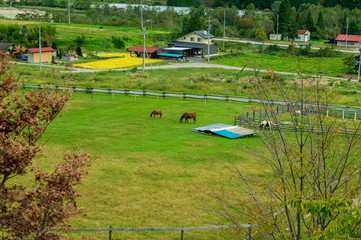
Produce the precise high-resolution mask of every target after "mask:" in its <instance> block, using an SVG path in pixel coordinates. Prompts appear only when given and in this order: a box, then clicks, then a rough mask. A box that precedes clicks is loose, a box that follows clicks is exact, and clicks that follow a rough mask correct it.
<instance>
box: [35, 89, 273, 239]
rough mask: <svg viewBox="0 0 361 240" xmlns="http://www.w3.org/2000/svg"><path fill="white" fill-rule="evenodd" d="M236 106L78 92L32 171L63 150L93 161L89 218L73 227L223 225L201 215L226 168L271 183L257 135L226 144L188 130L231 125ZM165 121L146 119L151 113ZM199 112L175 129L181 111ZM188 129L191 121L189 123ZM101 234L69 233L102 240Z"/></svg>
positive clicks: (158, 235)
mask: <svg viewBox="0 0 361 240" xmlns="http://www.w3.org/2000/svg"><path fill="white" fill-rule="evenodd" d="M245 107H249V105H243V104H240V103H232V105H231V109H229V105H228V103H227V102H222V101H208V102H207V106H206V107H205V106H204V102H203V101H199V100H192V99H183V100H182V103H181V104H180V100H179V99H171V98H165V99H162V98H160V99H159V104H157V99H156V98H154V97H150V96H146V97H143V96H138V97H137V99H136V102H135V99H134V96H123V95H116V96H115V100H114V102H113V100H112V97H111V95H107V94H94V98H93V99H91V97H90V95H89V94H85V93H76V95H75V96H74V97H73V99H72V100H71V101H70V102H69V103H68V105H67V111H66V112H65V114H64V115H63V117H61V118H58V119H56V120H55V121H54V122H52V123H51V125H50V126H49V128H48V129H47V131H46V133H45V135H44V138H43V139H42V142H41V144H44V146H43V152H42V154H41V155H39V156H38V157H37V160H36V165H37V166H41V167H43V168H45V169H51V167H52V166H53V165H54V164H55V163H57V162H59V161H60V160H61V159H62V156H63V153H64V152H65V151H67V150H71V151H73V150H75V149H82V150H85V151H87V152H89V153H91V154H92V155H93V156H99V158H98V159H97V160H96V161H95V162H94V164H93V166H92V167H91V168H90V169H89V175H88V177H87V179H86V180H85V182H84V183H83V184H82V185H81V186H80V188H79V189H80V192H81V194H82V195H83V196H82V197H81V198H80V199H79V206H80V207H82V208H84V209H85V211H86V213H87V216H81V217H80V218H78V219H75V220H73V221H72V224H73V227H76V228H81V227H86V228H98V227H108V226H110V225H112V226H113V227H182V226H183V227H188V226H189V227H192V226H211V225H215V224H229V223H228V222H224V220H223V219H221V218H219V217H215V216H212V215H211V214H209V213H207V212H206V211H205V210H203V209H202V208H204V205H203V204H202V203H201V200H200V199H206V200H207V201H212V199H207V197H206V195H205V194H204V193H203V192H209V191H211V190H212V189H213V188H214V189H218V190H220V189H222V188H227V186H228V185H227V184H228V181H229V180H230V179H231V177H232V172H231V170H230V169H228V168H229V162H232V163H234V164H235V165H237V166H238V167H239V168H240V169H242V170H243V171H245V172H246V173H248V174H251V175H253V176H258V177H270V176H269V174H268V173H269V170H268V169H267V167H266V166H263V165H260V164H259V160H257V159H255V157H254V155H253V153H252V152H250V151H249V150H247V149H246V148H244V146H243V144H245V145H247V146H249V147H251V148H252V150H254V151H258V150H261V149H262V143H261V141H260V139H259V138H258V137H257V136H254V137H250V138H244V139H235V140H230V139H226V138H222V137H217V136H208V135H203V134H199V133H194V132H192V131H191V130H190V129H191V128H194V127H199V126H205V125H208V124H212V123H218V122H220V123H225V124H233V121H234V115H235V114H236V112H242V111H244V109H245ZM156 109H157V110H158V109H159V110H162V111H163V116H162V118H159V116H156V117H155V118H150V117H149V115H150V113H151V112H152V111H153V110H156ZM186 111H188V112H197V121H198V122H197V123H196V124H193V123H189V124H184V123H182V124H180V123H179V118H180V116H181V115H182V114H183V113H184V112H186ZM190 122H192V121H190ZM107 234H108V233H107V232H103V233H91V234H88V235H86V234H81V233H70V234H69V236H70V237H71V239H81V235H86V236H89V237H94V238H96V239H106V238H107ZM224 234H227V232H224V231H220V230H210V231H194V232H185V239H224V238H225V235H224ZM179 237H180V233H179V232H114V233H113V239H179Z"/></svg>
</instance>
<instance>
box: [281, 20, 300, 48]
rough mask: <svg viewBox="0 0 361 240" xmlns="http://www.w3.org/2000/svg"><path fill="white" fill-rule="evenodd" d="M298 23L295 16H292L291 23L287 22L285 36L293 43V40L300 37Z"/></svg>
mask: <svg viewBox="0 0 361 240" xmlns="http://www.w3.org/2000/svg"><path fill="white" fill-rule="evenodd" d="M297 29H298V28H297V23H296V19H295V18H291V20H290V22H289V24H287V29H286V31H285V33H284V37H285V38H286V39H287V40H289V41H291V42H292V44H293V41H294V40H295V39H296V38H297V37H298V34H297Z"/></svg>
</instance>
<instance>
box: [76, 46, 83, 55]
mask: <svg viewBox="0 0 361 240" xmlns="http://www.w3.org/2000/svg"><path fill="white" fill-rule="evenodd" d="M75 52H76V54H77V55H78V56H80V57H82V56H83V52H82V51H81V47H80V46H78V47H77V48H76V50H75Z"/></svg>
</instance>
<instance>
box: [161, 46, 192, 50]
mask: <svg viewBox="0 0 361 240" xmlns="http://www.w3.org/2000/svg"><path fill="white" fill-rule="evenodd" d="M190 49H192V48H181V47H171V48H163V50H172V51H173V50H174V51H184V50H190Z"/></svg>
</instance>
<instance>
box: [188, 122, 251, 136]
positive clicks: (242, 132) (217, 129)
mask: <svg viewBox="0 0 361 240" xmlns="http://www.w3.org/2000/svg"><path fill="white" fill-rule="evenodd" d="M192 131H195V132H203V133H215V134H217V135H220V136H222V137H226V138H231V139H233V138H240V137H245V136H251V135H253V134H255V133H256V132H255V131H253V130H251V129H247V128H243V127H239V126H232V125H227V124H223V123H216V124H212V125H208V126H205V127H199V128H193V129H192Z"/></svg>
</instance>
